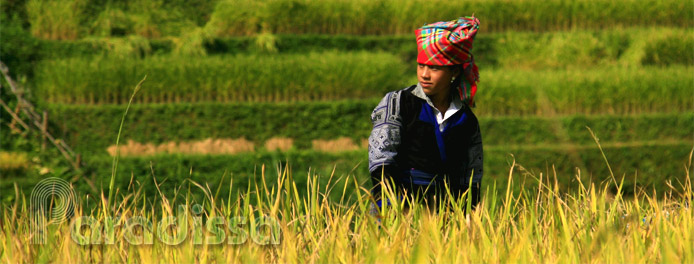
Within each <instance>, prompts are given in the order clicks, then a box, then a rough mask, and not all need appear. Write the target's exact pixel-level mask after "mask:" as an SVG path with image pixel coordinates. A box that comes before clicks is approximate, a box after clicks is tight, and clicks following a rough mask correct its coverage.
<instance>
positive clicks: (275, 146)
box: [265, 137, 294, 152]
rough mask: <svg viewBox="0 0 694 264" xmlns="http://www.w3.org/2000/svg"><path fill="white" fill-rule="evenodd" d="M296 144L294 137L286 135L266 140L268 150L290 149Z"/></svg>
mask: <svg viewBox="0 0 694 264" xmlns="http://www.w3.org/2000/svg"><path fill="white" fill-rule="evenodd" d="M292 146H294V139H291V138H286V137H273V138H271V139H268V140H267V141H265V149H267V150H268V151H283V152H285V151H288V150H289V149H291V148H292Z"/></svg>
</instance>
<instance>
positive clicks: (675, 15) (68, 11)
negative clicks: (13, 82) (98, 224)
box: [6, 0, 694, 42]
mask: <svg viewBox="0 0 694 264" xmlns="http://www.w3.org/2000/svg"><path fill="white" fill-rule="evenodd" d="M16 5H17V4H14V3H12V2H10V3H8V4H7V6H9V7H6V9H13V8H14V9H19V10H11V11H15V13H19V14H23V15H24V16H25V17H26V20H27V22H28V23H30V24H31V32H32V33H33V34H34V35H35V36H39V37H41V38H46V39H80V38H84V37H86V36H100V37H103V36H114V35H115V36H123V35H140V36H144V37H150V38H152V37H153V38H157V37H163V36H181V37H183V38H186V39H189V40H190V41H193V42H194V41H195V39H196V38H199V34H191V33H190V32H194V31H196V29H201V30H202V31H204V33H205V34H208V35H215V36H239V35H255V34H257V33H259V32H271V33H280V34H284V33H287V34H306V33H313V34H355V35H393V34H411V33H412V31H413V29H414V28H417V27H419V26H421V25H422V24H424V23H431V22H434V21H441V20H449V19H452V18H456V17H459V16H461V15H463V14H466V15H471V14H475V15H476V16H477V17H479V18H480V19H481V21H482V23H483V24H482V25H483V26H484V27H483V28H484V30H485V32H501V31H528V30H529V31H560V30H573V29H577V30H582V29H586V28H592V29H603V28H613V27H642V26H653V25H659V26H668V27H689V26H692V25H694V22H693V21H692V17H693V15H692V12H691V10H692V9H694V4H692V2H691V1H678V0H617V1H610V0H597V1H596V0H579V1H566V0H549V1H507V0H472V1H445V0H435V1H431V0H414V1H402V0H377V1H373V0H357V1H344V0H319V1H311V0H271V1H258V0H254V1H242V0H220V1H201V0H194V1H181V0H174V1H146V0H136V1H108V2H106V3H99V4H97V2H90V1H86V0H79V1H72V0H52V1H44V0H29V1H26V5H25V8H24V9H22V8H21V7H16ZM17 11H19V12H17Z"/></svg>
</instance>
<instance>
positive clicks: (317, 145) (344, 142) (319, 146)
mask: <svg viewBox="0 0 694 264" xmlns="http://www.w3.org/2000/svg"><path fill="white" fill-rule="evenodd" d="M312 143H313V144H312V145H313V150H316V151H322V152H331V153H335V152H342V151H354V150H358V149H360V147H359V146H357V145H356V144H354V140H352V139H351V138H346V137H340V138H337V139H333V140H323V139H316V140H313V141H312Z"/></svg>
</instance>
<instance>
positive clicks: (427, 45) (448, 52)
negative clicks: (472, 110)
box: [415, 16, 480, 106]
mask: <svg viewBox="0 0 694 264" xmlns="http://www.w3.org/2000/svg"><path fill="white" fill-rule="evenodd" d="M479 23H480V21H479V19H477V18H475V17H474V16H472V17H461V18H458V19H457V20H453V21H443V22H436V23H433V24H428V25H425V26H423V27H421V28H419V29H417V30H415V34H416V35H417V63H421V64H425V65H437V66H451V65H461V66H462V68H463V71H462V72H463V75H462V76H464V77H465V78H463V79H462V80H460V81H458V82H456V83H460V85H459V87H458V92H459V95H460V99H461V100H462V101H463V102H464V103H466V104H468V105H470V106H474V105H475V102H474V100H473V98H474V97H475V93H476V92H477V82H478V81H479V71H478V69H477V65H475V61H474V59H473V56H472V53H471V50H472V42H473V40H474V39H475V35H477V29H478V28H479Z"/></svg>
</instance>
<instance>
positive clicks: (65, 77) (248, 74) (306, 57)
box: [35, 52, 407, 103]
mask: <svg viewBox="0 0 694 264" xmlns="http://www.w3.org/2000/svg"><path fill="white" fill-rule="evenodd" d="M76 65H79V66H78V67H75V66H76ZM406 69H407V68H406V66H405V65H403V64H402V63H400V60H399V59H398V58H397V57H395V56H393V55H390V54H386V53H369V52H354V53H347V54H343V53H340V52H323V53H309V54H301V55H298V54H287V55H273V56H270V55H262V54H252V55H233V56H209V57H192V56H191V57H188V56H153V57H147V58H145V59H141V60H140V59H129V58H118V57H97V58H72V59H66V60H53V61H46V62H44V63H42V64H41V65H40V66H39V67H38V68H37V69H36V78H35V87H36V92H37V95H38V96H39V97H40V98H44V99H45V100H46V101H48V102H66V103H124V102H125V100H126V99H127V98H128V97H127V96H128V95H129V93H128V91H127V88H126V87H132V85H131V84H132V83H133V81H134V78H133V77H132V76H143V75H145V74H146V75H147V76H149V77H148V79H149V80H150V81H149V82H148V84H147V85H146V86H145V87H144V88H143V90H142V94H141V95H140V96H139V97H138V98H136V102H156V103H171V102H200V101H217V102H229V101H296V100H331V99H341V98H364V97H370V96H373V95H375V94H385V93H386V92H387V91H388V90H392V89H396V88H399V87H404V86H405V82H404V81H405V80H402V79H401V77H402V76H403V74H404V73H403V72H404V71H405V70H406ZM134 82H135V83H136V82H137V81H134Z"/></svg>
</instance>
